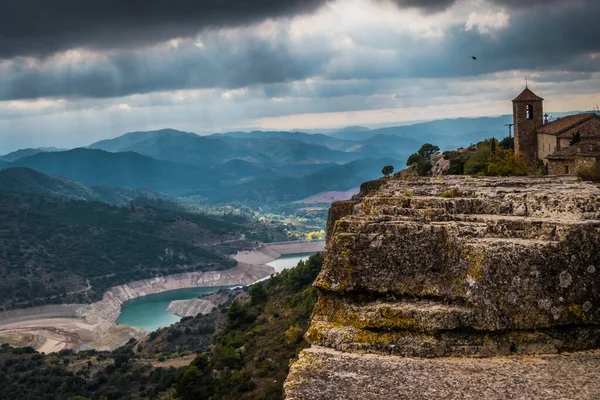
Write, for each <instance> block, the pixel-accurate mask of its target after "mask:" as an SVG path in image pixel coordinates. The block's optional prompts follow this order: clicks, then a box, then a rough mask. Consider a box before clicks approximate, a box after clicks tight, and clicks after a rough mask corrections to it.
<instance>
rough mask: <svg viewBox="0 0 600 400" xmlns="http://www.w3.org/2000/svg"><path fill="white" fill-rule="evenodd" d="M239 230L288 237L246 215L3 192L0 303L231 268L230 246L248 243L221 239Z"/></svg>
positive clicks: (83, 297) (52, 299) (83, 294)
mask: <svg viewBox="0 0 600 400" xmlns="http://www.w3.org/2000/svg"><path fill="white" fill-rule="evenodd" d="M240 232H256V233H255V235H256V234H260V235H261V236H262V237H261V239H263V238H272V239H273V240H284V239H285V237H286V235H285V233H284V232H283V228H280V227H272V228H270V227H267V226H266V225H265V226H263V224H260V223H258V222H256V221H250V220H248V219H246V218H244V217H241V216H239V215H236V216H227V215H224V216H208V215H203V214H191V213H179V212H174V211H170V210H164V209H157V208H152V207H147V206H146V205H145V204H143V205H142V206H141V207H135V206H130V207H114V206H110V205H107V204H104V203H99V202H90V201H75V200H64V199H59V198H57V197H50V196H40V195H35V194H28V193H19V192H13V191H11V192H1V193H0V249H2V250H1V251H0V276H2V279H0V307H2V306H6V307H7V308H20V307H25V306H32V305H41V304H48V303H81V302H93V301H97V300H99V299H100V298H101V297H102V295H103V294H104V292H105V291H106V289H107V288H108V287H110V286H115V285H120V284H123V283H127V282H131V281H136V280H140V279H148V278H152V277H156V276H161V275H168V274H176V273H181V272H187V271H198V270H201V271H207V270H212V271H214V270H222V269H226V268H230V267H232V266H233V265H234V264H235V262H233V261H232V259H231V258H230V257H228V254H230V253H232V252H235V251H236V248H235V247H230V246H240V245H242V244H240V242H236V243H237V244H235V245H234V244H228V243H222V242H223V241H224V240H228V239H229V240H231V239H233V240H237V239H239V233H240ZM247 236H250V235H247ZM253 240H256V239H253ZM242 242H243V241H242ZM249 245H250V244H249V243H247V244H246V246H249Z"/></svg>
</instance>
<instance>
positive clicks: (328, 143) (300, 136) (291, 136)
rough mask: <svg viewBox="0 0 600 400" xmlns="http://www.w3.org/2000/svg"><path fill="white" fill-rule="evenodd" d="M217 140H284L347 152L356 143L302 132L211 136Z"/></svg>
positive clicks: (236, 133) (231, 133)
mask: <svg viewBox="0 0 600 400" xmlns="http://www.w3.org/2000/svg"><path fill="white" fill-rule="evenodd" d="M211 137H215V138H222V137H226V138H235V139H283V140H297V141H299V142H302V143H307V144H314V145H319V146H325V147H327V148H330V149H332V150H341V151H345V150H346V149H348V148H349V147H352V146H353V145H354V143H353V142H352V141H348V140H341V139H336V138H333V137H331V136H327V135H323V134H320V133H314V134H309V133H304V132H300V131H291V132H290V131H252V132H227V133H216V134H214V135H211Z"/></svg>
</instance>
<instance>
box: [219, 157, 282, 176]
mask: <svg viewBox="0 0 600 400" xmlns="http://www.w3.org/2000/svg"><path fill="white" fill-rule="evenodd" d="M211 170H212V171H214V172H215V173H216V174H217V175H218V176H219V177H220V178H221V179H222V180H232V181H238V180H248V179H255V178H266V177H275V176H279V173H278V172H277V171H276V170H274V169H271V168H265V167H260V166H258V165H256V164H252V163H251V162H248V161H244V160H239V159H236V160H229V161H227V162H225V163H223V164H220V165H217V166H215V167H213V168H212V169H211Z"/></svg>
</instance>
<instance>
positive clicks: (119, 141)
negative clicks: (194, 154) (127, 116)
mask: <svg viewBox="0 0 600 400" xmlns="http://www.w3.org/2000/svg"><path fill="white" fill-rule="evenodd" d="M184 136H187V137H198V135H196V134H195V133H190V132H183V131H178V130H176V129H160V130H157V131H147V132H129V133H125V134H124V135H121V136H119V137H116V138H113V139H105V140H101V141H99V142H96V143H92V144H91V145H89V146H88V147H89V148H91V149H99V150H104V151H110V152H118V151H134V150H133V148H132V147H133V146H135V145H136V144H139V143H142V142H152V141H155V140H159V139H161V138H164V137H184Z"/></svg>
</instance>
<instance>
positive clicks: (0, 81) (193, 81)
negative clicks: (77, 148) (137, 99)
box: [0, 35, 325, 100]
mask: <svg viewBox="0 0 600 400" xmlns="http://www.w3.org/2000/svg"><path fill="white" fill-rule="evenodd" d="M203 39H204V42H203V44H202V45H200V46H198V45H196V44H195V43H194V42H193V41H192V40H186V41H182V42H180V44H179V45H177V46H176V47H171V46H166V45H165V46H161V47H158V48H152V49H144V50H138V51H120V52H117V53H114V54H110V55H104V56H101V57H100V58H96V59H93V60H90V61H86V62H75V63H69V62H66V63H64V62H63V63H61V62H60V61H53V60H49V61H46V62H43V63H40V64H39V65H34V66H31V65H30V64H29V63H28V61H27V60H20V59H18V60H15V61H12V62H10V63H6V64H5V66H4V67H2V66H1V65H0V100H12V99H34V98H39V97H92V98H106V97H120V96H126V95H130V94H139V93H149V92H156V91H165V90H178V89H194V88H223V89H232V88H240V87H245V86H250V85H255V84H269V83H276V82H287V81H292V80H299V79H304V78H306V77H308V76H311V75H313V74H315V73H317V72H318V70H319V69H320V68H321V64H322V62H324V60H325V49H321V51H319V50H315V51H312V52H310V53H309V54H305V53H303V51H302V50H297V51H292V49H290V47H289V46H288V45H287V43H286V41H285V38H283V37H282V38H279V40H271V41H268V40H261V39H257V38H253V37H244V38H242V37H234V38H224V37H222V36H220V35H211V36H210V37H205V38H203Z"/></svg>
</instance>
